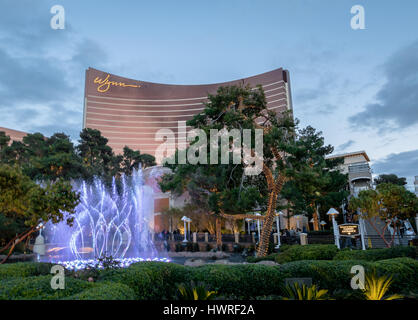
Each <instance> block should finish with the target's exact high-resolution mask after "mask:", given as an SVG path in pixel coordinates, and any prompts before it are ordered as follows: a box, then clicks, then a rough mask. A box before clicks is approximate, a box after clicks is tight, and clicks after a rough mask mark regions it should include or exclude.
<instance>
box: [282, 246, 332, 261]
mask: <svg viewBox="0 0 418 320" xmlns="http://www.w3.org/2000/svg"><path fill="white" fill-rule="evenodd" d="M337 252H338V248H337V246H335V245H333V244H318V245H315V244H311V245H305V246H302V245H293V246H291V247H290V248H287V249H286V250H285V251H284V252H281V253H279V254H278V255H277V256H276V262H277V263H280V264H282V263H287V262H292V261H299V260H332V259H333V258H334V256H335V255H336V254H337Z"/></svg>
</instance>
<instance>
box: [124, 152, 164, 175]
mask: <svg viewBox="0 0 418 320" xmlns="http://www.w3.org/2000/svg"><path fill="white" fill-rule="evenodd" d="M155 165H156V163H155V157H153V156H152V155H150V154H146V153H144V154H141V152H140V151H139V150H138V151H134V150H132V149H131V148H129V147H128V146H125V147H124V148H123V158H122V163H121V170H122V172H123V173H124V174H127V175H131V174H132V171H133V170H134V169H136V170H138V168H139V167H141V168H147V167H151V166H155Z"/></svg>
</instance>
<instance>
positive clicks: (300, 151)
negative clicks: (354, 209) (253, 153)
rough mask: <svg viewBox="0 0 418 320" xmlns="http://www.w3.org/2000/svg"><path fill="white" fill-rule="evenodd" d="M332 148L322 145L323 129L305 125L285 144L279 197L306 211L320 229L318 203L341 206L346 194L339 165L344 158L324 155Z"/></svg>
mask: <svg viewBox="0 0 418 320" xmlns="http://www.w3.org/2000/svg"><path fill="white" fill-rule="evenodd" d="M333 151H334V148H333V147H332V146H331V145H325V143H324V138H323V136H322V132H320V131H316V129H314V128H312V127H311V126H308V127H306V128H304V129H301V130H299V131H298V135H297V137H296V139H295V140H294V141H293V142H292V143H289V144H287V148H286V154H287V162H288V166H287V169H286V176H287V177H288V180H287V181H286V183H285V185H284V187H283V190H282V197H283V198H284V199H285V200H286V201H287V203H288V204H287V205H288V207H290V209H291V210H292V211H293V212H299V213H306V214H308V216H309V217H311V216H312V217H313V219H314V229H315V230H319V219H318V216H319V213H318V207H321V208H329V207H331V206H340V205H341V204H342V202H343V200H344V199H345V198H346V197H347V196H348V194H349V192H348V191H347V183H348V178H347V175H345V174H342V173H340V171H339V170H338V166H339V165H341V164H342V162H343V159H338V158H337V159H327V158H326V156H327V155H329V154H331V153H332V152H333Z"/></svg>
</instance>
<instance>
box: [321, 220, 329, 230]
mask: <svg viewBox="0 0 418 320" xmlns="http://www.w3.org/2000/svg"><path fill="white" fill-rule="evenodd" d="M319 224H320V225H321V227H322V230H324V226H325V225H326V224H327V223H326V222H325V221H324V220H322V221H321V222H320V223H319Z"/></svg>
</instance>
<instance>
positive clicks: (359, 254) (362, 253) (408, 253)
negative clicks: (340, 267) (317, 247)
mask: <svg viewBox="0 0 418 320" xmlns="http://www.w3.org/2000/svg"><path fill="white" fill-rule="evenodd" d="M399 257H409V258H413V259H415V258H417V249H416V248H414V247H394V248H385V249H368V250H341V251H340V252H338V253H337V254H336V255H335V257H334V260H366V261H378V260H385V259H393V258H399Z"/></svg>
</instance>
